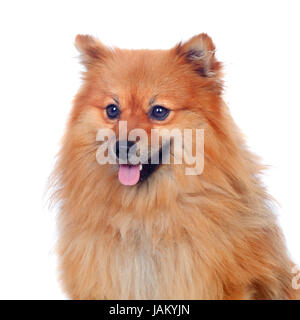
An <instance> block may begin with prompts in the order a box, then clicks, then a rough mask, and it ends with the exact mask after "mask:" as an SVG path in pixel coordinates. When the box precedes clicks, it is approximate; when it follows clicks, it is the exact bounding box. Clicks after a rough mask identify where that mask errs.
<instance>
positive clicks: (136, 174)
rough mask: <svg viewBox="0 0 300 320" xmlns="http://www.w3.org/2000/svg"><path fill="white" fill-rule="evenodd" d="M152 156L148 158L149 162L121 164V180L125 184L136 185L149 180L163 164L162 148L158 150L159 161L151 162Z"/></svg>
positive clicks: (119, 175)
mask: <svg viewBox="0 0 300 320" xmlns="http://www.w3.org/2000/svg"><path fill="white" fill-rule="evenodd" d="M151 162H152V161H151V157H150V158H149V159H148V163H143V164H141V163H140V164H137V165H131V164H120V165H119V174H118V177H119V181H120V182H121V184H123V185H125V186H134V185H136V184H138V183H141V182H143V181H145V180H147V179H148V178H149V177H150V176H151V175H152V174H153V173H154V172H155V171H156V170H157V169H158V168H159V166H160V165H161V162H162V148H161V149H160V150H159V152H158V161H156V162H158V163H151Z"/></svg>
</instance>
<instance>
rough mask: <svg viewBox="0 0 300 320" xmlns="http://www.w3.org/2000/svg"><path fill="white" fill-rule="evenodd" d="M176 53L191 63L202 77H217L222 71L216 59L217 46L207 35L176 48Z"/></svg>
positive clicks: (195, 37)
mask: <svg viewBox="0 0 300 320" xmlns="http://www.w3.org/2000/svg"><path fill="white" fill-rule="evenodd" d="M175 50H176V53H177V54H179V55H180V56H183V57H184V58H185V59H186V61H187V62H188V63H191V64H192V65H193V67H194V69H195V71H196V72H197V73H199V75H201V76H202V77H216V76H218V75H219V71H220V70H221V63H220V62H218V61H217V60H216V58H215V46H214V44H213V42H212V40H211V38H210V37H209V36H208V35H207V34H206V33H201V34H199V35H196V36H194V37H193V38H191V39H190V40H188V41H186V42H185V43H179V44H178V45H177V46H176V47H175Z"/></svg>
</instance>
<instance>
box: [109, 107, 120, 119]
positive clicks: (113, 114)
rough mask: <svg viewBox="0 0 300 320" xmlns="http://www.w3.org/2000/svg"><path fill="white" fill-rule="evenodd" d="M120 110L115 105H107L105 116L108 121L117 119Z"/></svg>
mask: <svg viewBox="0 0 300 320" xmlns="http://www.w3.org/2000/svg"><path fill="white" fill-rule="evenodd" d="M120 113H121V111H120V109H119V107H118V106H117V105H115V104H109V105H108V106H107V107H106V114H107V116H108V118H109V119H117V118H119V116H120Z"/></svg>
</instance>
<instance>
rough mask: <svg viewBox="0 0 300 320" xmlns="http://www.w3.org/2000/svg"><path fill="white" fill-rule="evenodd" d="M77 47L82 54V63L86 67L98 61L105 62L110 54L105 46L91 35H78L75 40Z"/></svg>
mask: <svg viewBox="0 0 300 320" xmlns="http://www.w3.org/2000/svg"><path fill="white" fill-rule="evenodd" d="M75 47H76V48H77V50H78V51H79V52H80V57H81V62H82V63H83V65H85V66H86V67H89V66H90V65H92V64H94V63H95V62H96V61H103V60H104V59H105V57H106V56H107V55H108V53H109V49H108V48H107V47H106V46H105V45H104V44H102V43H101V42H100V41H99V40H97V39H95V38H94V37H92V36H89V35H81V34H78V35H77V36H76V38H75Z"/></svg>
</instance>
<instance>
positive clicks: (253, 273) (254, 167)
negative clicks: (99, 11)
mask: <svg viewBox="0 0 300 320" xmlns="http://www.w3.org/2000/svg"><path fill="white" fill-rule="evenodd" d="M76 47H77V49H78V50H79V52H80V54H81V62H82V63H83V65H84V67H85V72H84V73H83V84H82V87H81V88H80V90H79V92H78V93H77V95H76V97H75V100H74V105H73V109H72V111H71V114H70V118H69V120H68V124H67V130H66V133H65V135H64V138H63V141H62V146H61V150H60V153H59V155H58V161H57V164H56V168H55V171H54V174H53V176H52V184H53V186H54V187H55V192H54V194H53V200H54V201H55V202H56V203H58V204H59V216H58V227H59V240H58V246H57V250H58V255H59V260H60V271H61V280H62V284H63V287H64V289H65V291H66V293H67V294H68V295H69V297H71V298H73V299H296V298H297V297H299V293H298V292H297V291H296V290H295V289H293V288H292V278H293V274H292V272H291V270H292V268H293V263H292V261H291V260H290V258H289V256H288V252H287V249H286V246H285V242H284V238H283V236H282V233H281V230H280V228H279V227H278V224H277V221H276V217H275V215H274V214H273V213H272V210H271V208H272V199H271V198H270V196H269V195H268V194H267V192H266V190H265V188H264V187H263V185H262V182H261V181H260V174H261V172H262V170H263V169H264V167H263V166H262V165H261V164H260V163H259V161H258V159H257V158H256V157H255V156H254V155H253V154H252V153H251V152H250V151H249V150H248V149H247V146H246V145H245V143H244V140H243V137H242V135H241V133H240V132H239V130H238V128H237V126H236V125H235V123H234V122H233V120H232V118H231V116H230V114H229V112H228V109H227V107H226V105H225V104H224V101H223V99H222V66H221V63H220V62H219V61H217V59H216V57H215V47H214V44H213V42H212V40H211V39H210V37H209V36H208V35H206V34H200V35H197V36H195V37H193V38H191V39H190V40H189V41H187V42H185V43H179V44H177V45H176V46H175V47H173V48H172V49H170V50H123V49H119V48H108V47H106V46H105V45H103V44H102V43H101V42H100V41H98V40H97V39H95V38H93V37H91V36H87V35H78V36H77V37H76ZM121 123H123V124H126V129H127V133H125V135H124V132H123V131H122V130H121V129H120V128H121V127H120V124H121ZM100 129H104V130H106V131H107V132H108V134H107V136H106V138H105V139H102V138H103V134H100V138H99V135H98V133H99V130H100ZM135 129H139V130H142V131H143V133H145V134H144V135H143V134H140V137H139V138H138V137H137V135H136V134H135V135H133V136H135V137H136V139H133V138H132V136H131V138H130V137H129V134H130V132H131V131H133V130H135ZM172 129H176V130H177V132H180V133H184V130H186V129H189V130H191V131H192V135H190V136H189V139H186V141H185V144H186V145H188V144H189V145H190V147H189V148H188V147H186V145H182V147H180V144H177V147H175V143H174V140H175V139H174V136H170V135H168V134H167V133H166V132H170V130H172ZM197 129H202V131H201V132H202V133H203V145H204V147H202V149H201V148H200V149H201V150H202V151H201V152H200V153H199V154H197V157H199V158H202V165H200V166H198V169H199V168H200V170H198V172H195V169H193V168H194V167H192V165H191V163H190V162H189V163H188V161H186V160H184V161H183V162H182V163H181V164H180V163H175V162H176V161H175V160H176V157H177V156H176V155H177V154H178V152H179V151H180V148H181V151H183V154H189V155H190V158H191V157H192V155H193V154H195V152H196V153H197V148H198V147H197V139H196V135H195V133H194V132H195V130H197ZM121 131H122V137H121ZM152 132H155V134H152ZM183 136H184V134H183ZM163 138H165V139H164V140H165V141H167V142H169V147H168V148H166V149H168V150H169V158H170V163H165V162H164V161H163V158H164V155H163V150H165V149H164V146H165V143H163V142H162V140H163ZM147 139H148V142H149V141H151V144H150V146H149V144H148V145H147V144H146V143H145V141H146V140H147ZM155 139H156V140H157V141H158V142H157V143H156V147H154V146H153V145H152V142H153V141H154V140H155ZM188 142H190V143H188ZM178 145H179V147H178ZM199 145H202V143H201V144H199ZM111 146H113V149H112V151H110V150H109V148H111ZM104 147H105V148H107V149H106V151H105V152H102V151H103V150H105V148H104ZM133 147H135V148H134V152H133V151H132V149H133ZM109 153H110V154H115V162H114V163H113V162H109V161H106V162H105V161H104V160H105V159H106V160H107V159H108V158H109V157H108V154H109ZM165 153H166V154H167V152H165ZM132 155H135V156H136V157H135V159H140V160H138V161H135V162H134V161H131V157H132ZM141 155H142V156H143V157H141ZM152 155H154V156H156V160H157V161H156V162H155V161H152V162H151V161H149V160H150V158H151V157H152ZM138 156H140V158H138ZM142 158H143V159H144V160H143V161H142V160H141V159H142ZM133 159H134V158H133ZM151 159H152V158H151ZM186 159H188V160H190V159H189V157H187V158H186ZM193 159H195V157H194V158H193ZM172 160H174V161H172ZM187 169H191V171H190V172H189V173H187ZM193 170H194V171H193ZM196 171H197V170H196Z"/></svg>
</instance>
